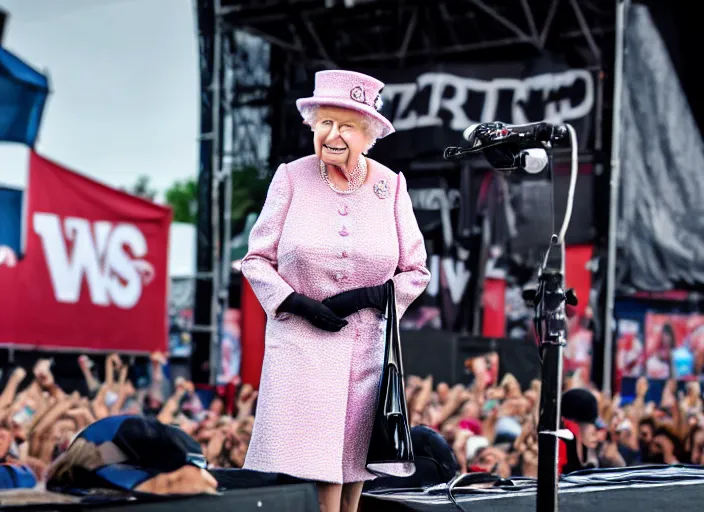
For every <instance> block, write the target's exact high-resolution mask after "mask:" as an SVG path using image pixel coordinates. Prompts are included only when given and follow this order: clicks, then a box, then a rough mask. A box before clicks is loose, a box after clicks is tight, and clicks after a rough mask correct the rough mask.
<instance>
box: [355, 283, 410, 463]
mask: <svg viewBox="0 0 704 512" xmlns="http://www.w3.org/2000/svg"><path fill="white" fill-rule="evenodd" d="M386 286H387V287H388V294H387V295H388V297H389V300H388V301H387V304H386V333H385V338H386V347H385V349H384V367H383V370H382V372H381V381H380V384H379V398H378V401H377V406H376V415H375V416H374V425H373V427H372V436H371V439H370V441H369V450H368V451H367V464H366V466H367V470H368V471H369V472H370V473H373V474H375V475H377V476H396V477H404V476H411V475H412V474H413V473H415V470H416V467H415V463H414V458H413V445H412V443H411V429H410V427H409V424H408V409H407V407H406V392H405V386H404V383H403V364H402V361H401V338H400V336H399V328H398V315H397V313H396V293H395V290H394V282H393V281H391V280H389V281H388V282H387V283H386Z"/></svg>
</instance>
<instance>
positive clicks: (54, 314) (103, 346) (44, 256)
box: [0, 153, 171, 353]
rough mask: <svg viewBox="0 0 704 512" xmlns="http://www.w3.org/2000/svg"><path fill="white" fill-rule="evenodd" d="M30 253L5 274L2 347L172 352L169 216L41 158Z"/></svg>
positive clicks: (32, 171) (31, 194)
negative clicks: (168, 306)
mask: <svg viewBox="0 0 704 512" xmlns="http://www.w3.org/2000/svg"><path fill="white" fill-rule="evenodd" d="M26 197H27V212H26V216H25V220H24V222H25V233H26V248H25V253H24V257H23V258H22V260H21V261H19V262H18V264H17V265H16V266H15V267H13V268H10V267H0V290H2V292H1V293H0V318H2V320H1V321H0V345H19V346H24V347H27V348H40V349H49V350H51V349H57V348H62V349H76V350H95V351H104V352H107V351H119V352H133V353H138V352H143V353H144V352H153V351H157V350H159V351H165V349H166V339H167V311H166V304H167V283H168V275H167V257H168V243H169V225H170V222H171V210H170V209H168V208H164V207H162V206H159V205H156V204H154V203H151V202H149V201H145V200H143V199H140V198H138V197H134V196H131V195H129V194H125V193H123V192H120V191H118V190H114V189H111V188H109V187H106V186H104V185H101V184H99V183H97V182H95V181H93V180H90V179H88V178H86V177H84V176H81V175H79V174H76V173H74V172H72V171H69V170H67V169H65V168H63V167H61V166H59V165H58V164H56V163H54V162H51V161H49V160H47V159H45V158H43V157H41V156H39V155H37V154H35V153H32V154H31V157H30V162H29V185H28V189H27V193H26Z"/></svg>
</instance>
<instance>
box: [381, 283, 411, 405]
mask: <svg viewBox="0 0 704 512" xmlns="http://www.w3.org/2000/svg"><path fill="white" fill-rule="evenodd" d="M386 287H387V295H386V296H387V297H388V299H387V301H386V350H387V351H388V353H387V356H388V357H386V358H385V359H386V361H387V363H386V364H387V367H388V366H392V367H393V370H395V371H396V373H398V376H399V378H398V380H396V379H394V381H396V382H398V381H400V382H403V379H404V376H403V360H402V357H401V336H400V333H399V322H398V313H397V311H396V289H395V286H394V282H393V280H391V279H389V281H387V282H386ZM401 387H403V386H401ZM389 391H390V392H389V393H388V394H387V395H386V402H385V403H384V413H385V415H386V416H387V417H389V416H394V415H402V414H404V413H405V414H407V411H404V410H403V409H405V405H406V404H405V402H404V401H402V398H403V397H401V394H402V393H404V391H403V389H393V390H389Z"/></svg>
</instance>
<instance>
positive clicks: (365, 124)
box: [301, 105, 385, 154]
mask: <svg viewBox="0 0 704 512" xmlns="http://www.w3.org/2000/svg"><path fill="white" fill-rule="evenodd" d="M319 110H320V105H305V106H304V107H302V108H301V115H302V116H303V122H304V123H305V124H307V125H308V126H310V127H311V128H313V127H314V126H315V123H317V122H318V111H319ZM355 112H359V111H358V110H355ZM359 113H360V114H362V130H364V133H365V134H366V135H367V137H368V139H369V143H368V144H367V147H366V148H365V149H364V153H365V154H366V153H367V151H369V150H370V149H371V148H372V147H374V144H376V141H377V140H378V139H380V138H381V136H382V134H383V133H384V130H385V126H384V125H383V124H382V123H380V122H379V121H377V120H376V119H374V118H373V117H371V116H370V115H367V114H365V113H364V112H359Z"/></svg>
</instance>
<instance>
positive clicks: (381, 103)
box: [374, 94, 384, 112]
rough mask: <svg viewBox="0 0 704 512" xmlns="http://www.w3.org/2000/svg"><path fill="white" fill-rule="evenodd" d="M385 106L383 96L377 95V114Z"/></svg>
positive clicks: (375, 101)
mask: <svg viewBox="0 0 704 512" xmlns="http://www.w3.org/2000/svg"><path fill="white" fill-rule="evenodd" d="M383 106H384V100H382V99H381V94H377V95H376V98H375V99H374V108H375V109H376V111H377V112H380V111H381V107H383Z"/></svg>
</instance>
